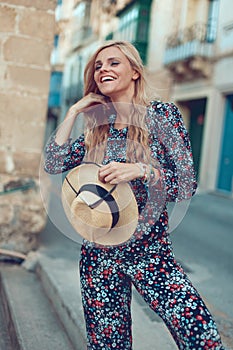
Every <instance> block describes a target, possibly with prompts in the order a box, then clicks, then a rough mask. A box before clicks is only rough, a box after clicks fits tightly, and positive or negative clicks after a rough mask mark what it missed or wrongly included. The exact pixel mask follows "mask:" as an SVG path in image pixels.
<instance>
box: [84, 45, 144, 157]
mask: <svg viewBox="0 0 233 350" xmlns="http://www.w3.org/2000/svg"><path fill="white" fill-rule="evenodd" d="M111 46H114V47H117V48H119V49H120V50H121V51H122V53H123V54H124V55H125V56H126V58H127V59H128V60H129V62H130V64H131V66H132V68H133V69H134V70H135V71H136V72H138V73H139V77H138V79H137V80H136V81H135V93H134V96H133V100H132V107H133V113H131V115H130V116H129V120H128V134H127V151H126V161H127V162H130V163H132V162H138V161H140V162H147V163H149V162H150V161H151V158H150V150H149V147H148V130H147V127H146V125H145V124H146V123H145V117H146V106H147V105H148V104H149V98H148V94H147V92H146V87H147V82H146V78H145V71H144V66H143V63H142V60H141V57H140V55H139V53H138V51H137V49H136V48H135V47H134V46H133V45H132V44H131V43H129V42H126V41H107V42H105V43H104V44H103V45H102V46H101V47H99V48H98V50H97V51H96V52H95V53H94V54H93V55H92V56H91V58H90V59H89V61H88V62H87V65H86V67H85V70H84V96H86V95H88V94H89V93H91V92H93V93H97V94H100V95H102V93H101V92H100V91H99V89H98V87H97V85H96V83H95V80H94V72H95V61H96V57H97V55H98V54H99V53H100V51H102V50H103V49H105V48H108V47H111ZM106 100H107V101H109V104H110V105H111V100H110V99H109V98H108V97H106ZM96 111H98V112H96ZM96 111H95V109H93V112H91V113H90V112H86V113H85V122H86V125H85V146H86V149H87V159H88V160H91V161H95V162H98V163H101V161H102V160H103V157H104V150H105V147H106V142H107V136H108V131H109V122H108V116H109V112H108V111H106V110H105V109H104V107H102V106H100V108H97V109H96Z"/></svg>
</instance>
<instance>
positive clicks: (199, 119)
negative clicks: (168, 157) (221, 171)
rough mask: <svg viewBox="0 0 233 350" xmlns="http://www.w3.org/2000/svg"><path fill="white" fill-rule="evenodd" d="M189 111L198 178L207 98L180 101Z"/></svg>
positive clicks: (189, 124)
mask: <svg viewBox="0 0 233 350" xmlns="http://www.w3.org/2000/svg"><path fill="white" fill-rule="evenodd" d="M179 103H181V105H183V106H184V107H186V108H187V109H188V111H189V116H188V119H189V121H188V131H189V136H190V141H191V145H192V152H193V162H194V168H195V171H196V175H197V178H198V174H199V170H200V162H201V151H202V138H203V131H204V123H205V111H206V98H201V99H196V100H189V101H181V102H180V101H179Z"/></svg>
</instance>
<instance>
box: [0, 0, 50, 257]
mask: <svg viewBox="0 0 233 350" xmlns="http://www.w3.org/2000/svg"><path fill="white" fill-rule="evenodd" d="M55 6H56V0H33V1H31V0H1V1H0V247H2V248H9V249H13V250H18V251H21V252H24V253H25V252H28V251H29V250H31V249H35V248H36V247H37V242H38V233H39V232H40V231H41V230H42V229H43V227H44V225H45V221H46V214H45V212H44V209H43V204H42V201H41V197H40V191H39V188H38V178H39V165H40V159H41V153H42V148H43V142H44V133H45V125H46V112H47V99H48V92H49V79H50V54H51V50H52V47H53V38H54V9H55Z"/></svg>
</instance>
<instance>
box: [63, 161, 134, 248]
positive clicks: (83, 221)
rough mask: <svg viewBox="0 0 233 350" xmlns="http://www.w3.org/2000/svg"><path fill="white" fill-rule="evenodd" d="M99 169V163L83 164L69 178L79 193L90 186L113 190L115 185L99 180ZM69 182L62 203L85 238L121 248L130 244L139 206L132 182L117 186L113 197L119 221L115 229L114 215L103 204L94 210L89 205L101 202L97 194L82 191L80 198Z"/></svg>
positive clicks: (66, 183)
mask: <svg viewBox="0 0 233 350" xmlns="http://www.w3.org/2000/svg"><path fill="white" fill-rule="evenodd" d="M98 170H99V168H98V167H97V166H96V165H95V164H81V165H79V166H78V167H76V168H74V169H72V170H71V171H70V172H69V174H68V175H67V178H68V180H69V183H70V184H72V187H73V188H74V189H75V191H76V192H77V193H78V192H79V189H80V188H81V187H82V186H83V185H86V184H95V185H97V186H102V187H103V188H104V189H106V190H107V191H110V190H111V189H112V187H113V185H111V184H108V183H102V182H101V181H100V180H99V177H98ZM69 183H68V182H67V181H64V182H63V186H62V203H63V207H64V210H65V213H66V215H67V218H68V220H69V221H70V223H71V224H72V226H73V227H74V228H75V230H76V231H77V233H79V234H80V235H81V236H82V237H83V238H85V239H86V240H88V241H90V242H94V243H97V244H100V245H119V244H121V243H124V242H126V241H128V240H129V239H130V238H131V236H132V235H133V233H134V232H135V229H136V227H137V223H138V207H137V202H136V199H135V196H134V194H133V191H132V189H131V187H130V185H129V184H128V183H121V184H118V185H117V186H116V188H115V189H114V191H113V192H112V193H111V195H112V196H113V198H114V201H115V202H116V204H117V208H118V213H119V219H118V222H117V223H116V225H115V226H114V227H113V228H112V227H111V225H112V212H111V210H110V208H109V205H108V204H107V203H106V202H105V201H102V202H101V204H100V205H98V206H97V207H96V208H93V209H91V208H90V207H89V206H88V204H87V203H89V204H90V203H91V202H93V201H95V200H96V199H98V196H96V195H95V194H93V193H91V194H90V193H88V192H82V193H81V195H79V196H77V195H76V193H75V192H74V190H73V189H72V188H71V186H70V185H69Z"/></svg>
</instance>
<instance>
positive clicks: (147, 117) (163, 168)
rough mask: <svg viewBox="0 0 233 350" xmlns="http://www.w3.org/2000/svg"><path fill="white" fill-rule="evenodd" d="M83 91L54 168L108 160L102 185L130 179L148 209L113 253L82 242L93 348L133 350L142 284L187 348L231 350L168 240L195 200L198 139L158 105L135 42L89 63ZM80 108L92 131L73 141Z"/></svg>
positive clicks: (51, 157) (50, 160)
mask: <svg viewBox="0 0 233 350" xmlns="http://www.w3.org/2000/svg"><path fill="white" fill-rule="evenodd" d="M84 85H85V88H84V97H83V98H82V99H81V100H79V101H78V102H77V103H75V104H74V105H73V106H72V107H71V108H70V109H69V111H68V113H67V116H66V118H65V123H64V124H63V126H61V127H60V129H59V130H58V132H57V133H56V136H55V138H53V139H52V141H51V142H50V144H49V145H48V146H47V158H46V164H45V169H46V171H47V172H49V173H59V172H63V171H67V170H69V169H71V168H73V167H75V166H77V165H79V164H80V163H81V162H82V161H83V159H84V157H85V159H87V160H91V161H94V162H97V163H102V164H103V166H101V167H100V169H99V178H100V180H101V181H103V182H107V183H111V184H119V183H121V182H129V183H130V184H131V186H132V189H133V190H134V193H135V197H136V200H137V204H138V209H139V225H138V227H137V229H136V232H135V235H134V236H133V237H132V239H131V240H129V241H127V242H125V243H122V244H120V245H118V246H111V247H102V246H96V245H95V244H92V243H91V242H88V241H84V243H83V245H82V251H81V260H80V276H81V287H82V288H81V289H82V301H83V308H84V315H85V320H86V329H87V342H88V349H92V350H95V349H106V350H107V349H122V350H123V349H124V350H128V349H132V336H131V312H130V304H131V286H132V283H133V284H134V286H135V287H136V289H137V290H138V292H139V293H140V294H141V295H142V296H143V298H144V299H145V300H146V302H147V303H148V304H149V306H150V307H151V308H152V309H153V310H154V311H155V312H156V313H158V315H159V316H160V317H162V319H163V320H164V322H165V323H166V325H167V327H168V329H169V330H170V332H171V334H172V336H173V338H174V340H175V342H176V344H177V346H178V348H179V349H189V350H191V349H195V350H196V349H216V350H217V349H218V350H220V349H221V350H222V349H223V346H222V343H221V339H220V336H219V334H218V331H217V328H216V325H215V323H214V321H213V319H212V317H211V315H210V313H209V311H208V310H207V308H206V306H205V304H204V302H203V301H202V299H201V297H200V295H199V294H198V292H197V291H196V290H195V288H194V287H193V286H192V284H191V282H190V281H189V279H188V278H187V276H186V275H185V273H184V271H183V269H182V268H181V266H180V265H179V264H177V262H176V260H175V257H174V254H173V251H172V245H171V242H170V240H169V234H168V224H167V222H168V216H167V211H166V203H167V202H168V201H180V200H182V199H189V198H190V197H191V196H192V195H193V194H194V192H195V189H196V182H195V176H194V171H193V163H192V156H191V148H190V142H189V139H188V134H187V131H186V129H185V127H184V124H183V121H182V117H181V115H180V113H179V111H178V109H177V107H176V106H175V105H174V104H171V103H161V102H156V101H154V102H150V103H149V101H148V96H147V93H146V82H145V73H144V68H143V65H142V62H141V59H140V57H139V54H138V52H137V50H136V49H135V48H134V46H132V45H131V44H130V43H127V42H122V41H120V42H114V41H113V42H112V41H110V42H106V43H105V44H104V45H103V46H101V47H100V48H99V49H98V50H97V51H96V52H95V53H94V54H93V56H92V57H91V58H90V60H89V62H88V63H87V66H86V69H85V72H84ZM96 106H97V107H96ZM91 108H93V109H92V110H91ZM95 108H96V109H95ZM96 110H98V112H96ZM81 112H86V113H85V115H86V119H87V125H86V128H85V134H83V135H81V136H80V137H79V138H78V139H77V140H76V141H74V142H73V143H72V142H71V139H70V133H71V131H72V128H73V126H74V122H75V119H76V117H77V116H78V115H79V114H80V113H81ZM118 144H119V145H120V146H119V147H118V146H117V147H116V145H118ZM156 191H157V192H156ZM148 203H149V204H148ZM153 203H154V205H153ZM158 203H159V204H158Z"/></svg>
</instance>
